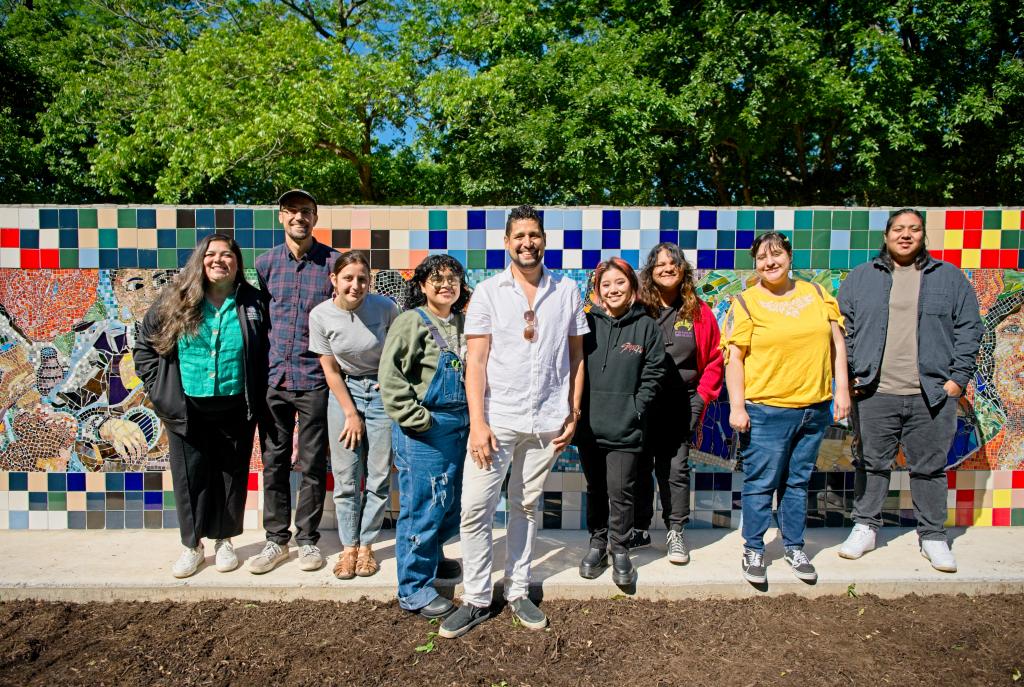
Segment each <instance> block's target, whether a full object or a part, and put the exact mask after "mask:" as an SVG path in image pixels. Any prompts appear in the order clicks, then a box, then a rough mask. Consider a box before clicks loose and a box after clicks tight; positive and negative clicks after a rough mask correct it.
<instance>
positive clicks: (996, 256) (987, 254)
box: [981, 250, 1002, 269]
mask: <svg viewBox="0 0 1024 687" xmlns="http://www.w3.org/2000/svg"><path fill="white" fill-rule="evenodd" d="M1001 252H1002V251H998V250H983V251H981V266H982V268H988V269H996V268H998V267H999V260H1000V258H1001V256H1000V253H1001Z"/></svg>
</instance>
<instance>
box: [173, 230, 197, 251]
mask: <svg viewBox="0 0 1024 687" xmlns="http://www.w3.org/2000/svg"><path fill="white" fill-rule="evenodd" d="M174 231H175V243H176V245H177V247H178V248H194V247H195V245H196V230H195V229H175V230H174Z"/></svg>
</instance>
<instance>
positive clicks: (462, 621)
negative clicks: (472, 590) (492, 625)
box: [437, 603, 491, 639]
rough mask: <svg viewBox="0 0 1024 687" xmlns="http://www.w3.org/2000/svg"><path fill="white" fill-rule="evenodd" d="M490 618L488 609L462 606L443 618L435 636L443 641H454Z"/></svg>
mask: <svg viewBox="0 0 1024 687" xmlns="http://www.w3.org/2000/svg"><path fill="white" fill-rule="evenodd" d="M490 617H491V610H490V609H489V608H477V607H476V606H474V605H472V604H466V603H464V604H462V605H461V606H459V607H458V609H456V611H455V612H454V613H452V614H451V615H450V616H448V617H447V618H445V620H444V622H442V623H441V627H439V628H438V629H437V634H438V635H439V636H441V637H444V638H445V639H455V638H456V637H461V636H462V635H464V634H466V633H467V632H469V631H470V630H472V629H473V628H474V627H476V626H477V625H479V624H480V623H482V622H483V621H485V620H487V619H488V618H490Z"/></svg>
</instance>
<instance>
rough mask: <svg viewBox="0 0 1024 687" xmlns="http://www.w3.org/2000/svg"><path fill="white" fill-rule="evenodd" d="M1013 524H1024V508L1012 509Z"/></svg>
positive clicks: (1011, 519)
mask: <svg viewBox="0 0 1024 687" xmlns="http://www.w3.org/2000/svg"><path fill="white" fill-rule="evenodd" d="M1010 524H1011V525H1024V508H1014V509H1013V510H1011V511H1010Z"/></svg>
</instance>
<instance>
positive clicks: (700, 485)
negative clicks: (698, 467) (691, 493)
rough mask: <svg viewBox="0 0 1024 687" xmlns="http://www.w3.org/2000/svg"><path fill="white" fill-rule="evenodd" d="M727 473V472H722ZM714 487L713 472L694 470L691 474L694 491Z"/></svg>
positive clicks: (708, 489) (709, 489)
mask: <svg viewBox="0 0 1024 687" xmlns="http://www.w3.org/2000/svg"><path fill="white" fill-rule="evenodd" d="M724 474H727V473H724ZM714 488H715V473H713V472H695V473H694V474H693V489H694V490H695V491H711V490H713V489H714Z"/></svg>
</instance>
